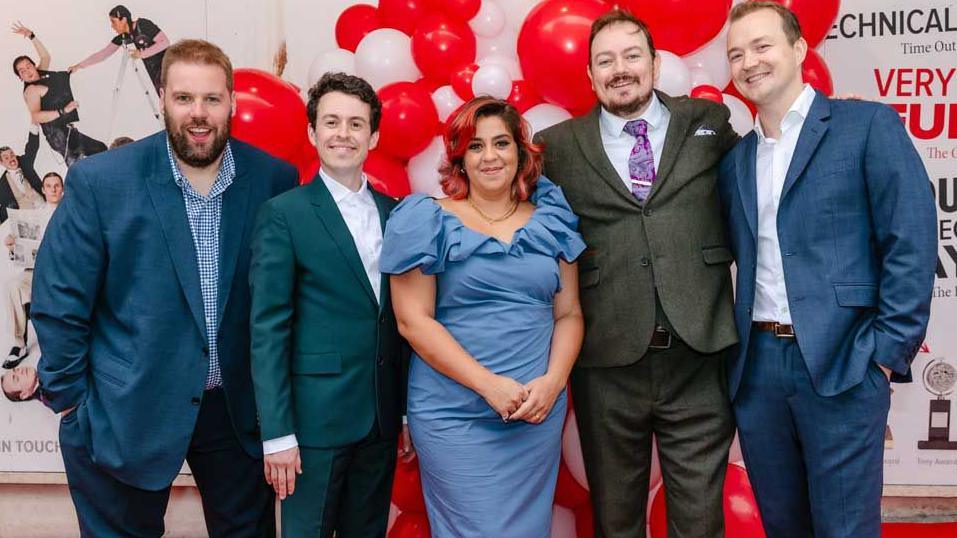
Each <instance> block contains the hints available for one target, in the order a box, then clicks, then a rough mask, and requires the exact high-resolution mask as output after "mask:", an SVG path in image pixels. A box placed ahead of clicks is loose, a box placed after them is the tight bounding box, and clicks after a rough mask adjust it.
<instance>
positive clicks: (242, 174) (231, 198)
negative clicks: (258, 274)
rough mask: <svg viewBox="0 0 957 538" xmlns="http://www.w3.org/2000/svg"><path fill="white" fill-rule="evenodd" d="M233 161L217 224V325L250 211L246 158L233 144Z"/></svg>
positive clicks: (226, 298) (223, 308) (224, 305)
mask: <svg viewBox="0 0 957 538" xmlns="http://www.w3.org/2000/svg"><path fill="white" fill-rule="evenodd" d="M231 149H232V151H233V158H234V159H235V161H236V177H234V178H233V182H232V184H231V185H230V186H229V188H227V189H226V190H225V191H224V192H223V214H222V219H221V220H220V223H219V237H220V241H219V260H220V261H219V263H220V266H219V300H218V301H217V304H218V307H217V311H218V315H217V317H216V319H217V320H218V323H219V324H220V325H222V323H223V311H224V310H225V309H226V305H227V304H228V302H229V292H230V290H231V289H232V281H233V276H234V275H235V274H236V263H237V261H238V260H239V254H240V253H241V251H242V244H243V237H244V236H245V235H246V231H247V230H246V225H247V224H248V222H249V219H248V218H247V208H248V207H249V187H250V185H249V182H250V181H252V178H251V177H250V174H249V173H248V170H249V166H248V165H247V163H246V159H245V157H246V154H245V153H244V152H243V151H242V149H241V148H240V147H239V145H238V144H232V146H231Z"/></svg>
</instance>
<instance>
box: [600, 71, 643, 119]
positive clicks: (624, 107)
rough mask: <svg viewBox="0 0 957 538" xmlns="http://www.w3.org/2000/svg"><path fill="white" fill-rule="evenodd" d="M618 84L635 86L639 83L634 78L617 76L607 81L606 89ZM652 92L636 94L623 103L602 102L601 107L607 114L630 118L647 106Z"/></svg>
mask: <svg viewBox="0 0 957 538" xmlns="http://www.w3.org/2000/svg"><path fill="white" fill-rule="evenodd" d="M620 82H634V83H636V84H637V83H638V82H639V81H638V79H637V78H636V77H632V76H628V75H618V76H616V77H615V78H613V79H611V80H610V81H608V84H606V87H609V88H610V87H612V86H614V85H615V84H618V83H620ZM653 91H654V90H651V91H649V92H648V93H638V94H637V95H635V97H634V98H632V99H631V100H630V101H624V102H610V101H609V102H607V103H605V102H603V103H602V104H601V105H602V106H603V107H605V110H607V111H608V112H611V113H612V114H614V115H616V116H619V117H622V118H627V117H628V116H631V115H633V114H634V113H636V112H638V111H639V110H641V109H642V108H644V107H645V105H647V104H648V102H649V101H651V94H652V92H653Z"/></svg>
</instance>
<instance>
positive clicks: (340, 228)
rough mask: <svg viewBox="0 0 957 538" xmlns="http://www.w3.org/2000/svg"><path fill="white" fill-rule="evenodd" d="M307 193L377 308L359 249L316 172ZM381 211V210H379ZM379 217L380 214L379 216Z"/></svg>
mask: <svg viewBox="0 0 957 538" xmlns="http://www.w3.org/2000/svg"><path fill="white" fill-rule="evenodd" d="M308 188H309V191H310V192H309V195H310V198H311V201H312V205H313V209H314V210H315V213H316V216H317V217H318V218H319V221H320V222H321V223H322V225H323V226H324V227H325V229H326V232H327V233H328V234H329V237H331V238H332V241H333V242H334V243H335V244H336V247H338V248H339V252H340V253H341V254H342V257H343V259H344V260H345V262H346V265H348V266H349V269H351V270H352V276H354V277H355V279H356V281H357V282H358V284H359V286H360V287H361V288H362V289H363V290H364V291H365V292H366V295H368V296H369V300H370V301H372V304H373V305H375V306H376V308H378V304H376V300H375V292H373V291H372V284H370V283H369V277H368V276H367V275H366V270H365V267H363V265H362V258H360V257H359V251H358V250H357V249H356V245H355V242H354V241H353V240H352V234H350V233H349V228H348V227H347V226H346V221H345V220H343V219H342V213H340V212H339V207H338V206H336V201H335V200H333V199H332V194H331V193H330V192H329V189H327V188H326V184H325V183H323V181H322V177H320V176H319V174H318V173H317V174H316V177H315V178H314V179H313V180H312V182H311V183H310V184H309V187H308ZM380 213H381V210H380ZM380 219H381V216H380Z"/></svg>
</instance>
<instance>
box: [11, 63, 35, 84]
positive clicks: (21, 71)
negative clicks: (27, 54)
mask: <svg viewBox="0 0 957 538" xmlns="http://www.w3.org/2000/svg"><path fill="white" fill-rule="evenodd" d="M16 69H17V76H18V77H20V80H22V81H23V82H33V81H34V80H39V79H40V72H39V71H37V66H36V65H34V63H33V61H32V60H29V59H27V58H24V59H22V60H20V61H19V62H17V66H16Z"/></svg>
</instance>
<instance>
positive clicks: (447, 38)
mask: <svg viewBox="0 0 957 538" xmlns="http://www.w3.org/2000/svg"><path fill="white" fill-rule="evenodd" d="M412 57H413V58H414V59H415V65H417V66H419V70H420V71H422V73H423V74H424V75H425V76H426V78H429V79H431V80H435V81H437V82H441V83H443V84H444V83H446V82H447V81H448V80H449V76H451V74H452V72H453V71H454V70H455V67H456V66H459V65H462V64H467V63H472V62H474V61H475V34H473V33H472V29H471V28H469V25H468V24H466V23H464V22H462V21H460V20H457V19H453V18H451V17H449V16H448V15H444V14H441V13H432V14H429V15H427V16H426V17H425V18H424V19H423V20H422V22H420V23H419V25H418V27H416V30H415V33H414V34H412Z"/></svg>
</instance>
